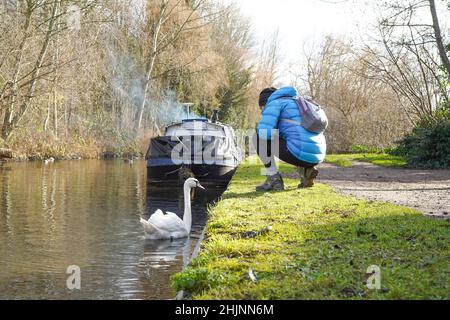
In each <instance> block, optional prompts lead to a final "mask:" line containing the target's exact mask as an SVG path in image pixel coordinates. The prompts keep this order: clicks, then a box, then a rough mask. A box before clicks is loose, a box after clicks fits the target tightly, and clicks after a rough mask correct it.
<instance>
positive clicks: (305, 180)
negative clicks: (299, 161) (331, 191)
mask: <svg viewBox="0 0 450 320" xmlns="http://www.w3.org/2000/svg"><path fill="white" fill-rule="evenodd" d="M318 175H319V170H317V169H316V168H315V167H312V168H300V184H299V186H298V188H299V189H305V188H312V187H314V180H315V179H316V178H317V176H318Z"/></svg>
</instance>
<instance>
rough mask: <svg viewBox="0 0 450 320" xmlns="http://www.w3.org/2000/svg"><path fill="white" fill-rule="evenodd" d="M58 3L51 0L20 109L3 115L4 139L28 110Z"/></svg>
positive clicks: (50, 36)
mask: <svg viewBox="0 0 450 320" xmlns="http://www.w3.org/2000/svg"><path fill="white" fill-rule="evenodd" d="M59 3H60V0H54V2H53V7H52V12H51V15H50V18H49V22H48V27H47V31H46V34H45V38H44V43H43V44H42V47H41V51H40V52H39V55H38V58H37V60H36V64H35V66H34V69H33V72H32V74H31V79H32V80H31V83H30V85H29V87H28V90H27V92H26V95H25V98H24V101H23V102H22V104H21V105H20V109H19V110H18V111H17V113H16V115H15V116H13V114H10V115H9V119H6V116H5V120H6V121H5V122H6V123H4V125H3V130H2V138H3V139H4V140H7V139H8V138H9V137H10V136H11V133H12V132H13V131H14V129H15V128H16V126H17V125H18V123H19V122H20V120H21V119H22V117H23V116H24V115H25V113H26V111H27V110H28V106H29V103H30V101H31V100H32V98H33V96H34V93H35V90H36V85H37V81H38V78H39V75H40V71H41V68H42V64H43V63H44V59H45V57H46V55H47V51H48V47H49V44H50V40H51V38H52V35H53V32H54V26H55V22H56V17H57V15H58V8H59Z"/></svg>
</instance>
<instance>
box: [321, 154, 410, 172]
mask: <svg viewBox="0 0 450 320" xmlns="http://www.w3.org/2000/svg"><path fill="white" fill-rule="evenodd" d="M353 161H361V162H369V163H372V164H375V165H378V166H382V167H394V168H395V167H397V168H401V167H405V166H406V160H405V159H404V158H402V157H397V156H392V155H389V154H376V153H356V154H332V155H328V156H327V158H326V160H325V162H326V163H331V164H334V165H337V166H340V167H351V166H352V165H353Z"/></svg>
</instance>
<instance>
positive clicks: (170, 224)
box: [148, 211, 186, 232]
mask: <svg viewBox="0 0 450 320" xmlns="http://www.w3.org/2000/svg"><path fill="white" fill-rule="evenodd" d="M148 222H150V223H151V224H152V225H154V226H155V227H156V228H158V229H159V230H161V231H165V232H177V231H180V230H185V229H186V227H185V225H184V222H183V220H181V219H180V217H178V216H177V215H176V214H175V213H172V212H167V214H164V213H162V211H161V213H159V212H156V213H155V214H154V215H152V216H151V217H150V219H149V220H148Z"/></svg>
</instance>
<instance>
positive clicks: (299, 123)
mask: <svg viewBox="0 0 450 320" xmlns="http://www.w3.org/2000/svg"><path fill="white" fill-rule="evenodd" d="M280 121H281V122H286V123H290V124H294V125H296V126H299V127H303V126H304V124H303V122H297V121H294V120H290V119H280Z"/></svg>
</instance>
